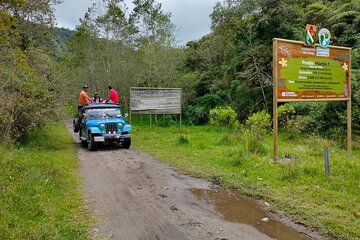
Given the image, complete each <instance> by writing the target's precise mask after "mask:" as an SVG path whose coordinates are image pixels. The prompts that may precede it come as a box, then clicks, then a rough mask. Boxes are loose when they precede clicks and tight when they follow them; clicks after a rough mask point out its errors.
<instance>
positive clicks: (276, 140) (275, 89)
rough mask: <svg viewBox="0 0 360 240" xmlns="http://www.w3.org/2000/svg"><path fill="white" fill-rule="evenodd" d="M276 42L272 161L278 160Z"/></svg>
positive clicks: (274, 51) (274, 43)
mask: <svg viewBox="0 0 360 240" xmlns="http://www.w3.org/2000/svg"><path fill="white" fill-rule="evenodd" d="M276 50H277V40H276V39H274V40H273V135H274V160H275V161H276V160H277V159H278V102H277V101H278V100H277V98H278V96H277V74H276V71H277V54H276Z"/></svg>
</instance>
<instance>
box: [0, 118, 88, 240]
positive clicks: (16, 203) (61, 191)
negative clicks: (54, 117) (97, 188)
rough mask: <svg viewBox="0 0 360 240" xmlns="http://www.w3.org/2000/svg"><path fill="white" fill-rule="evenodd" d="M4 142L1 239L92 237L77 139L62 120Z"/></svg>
mask: <svg viewBox="0 0 360 240" xmlns="http://www.w3.org/2000/svg"><path fill="white" fill-rule="evenodd" d="M29 139H31V140H30V141H29V142H28V143H26V144H23V145H19V146H16V147H10V148H8V147H4V146H0V193H1V195H0V239H90V229H91V226H92V218H91V215H90V214H89V211H88V209H87V208H86V204H85V201H84V198H83V194H82V191H81V189H80V188H79V185H80V183H81V182H80V178H79V175H78V161H77V155H76V151H75V147H74V141H73V139H72V138H71V136H70V134H69V133H68V130H67V129H66V127H65V126H64V125H63V124H61V123H54V124H49V125H48V126H46V127H44V128H43V129H41V130H38V131H36V132H34V133H32V134H31V136H30V137H29Z"/></svg>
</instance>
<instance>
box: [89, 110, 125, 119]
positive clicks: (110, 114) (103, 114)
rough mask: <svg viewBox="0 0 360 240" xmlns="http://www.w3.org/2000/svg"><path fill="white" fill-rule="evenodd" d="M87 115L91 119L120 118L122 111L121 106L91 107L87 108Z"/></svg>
mask: <svg viewBox="0 0 360 240" xmlns="http://www.w3.org/2000/svg"><path fill="white" fill-rule="evenodd" d="M85 117H86V118H90V119H97V118H119V117H121V111H120V108H89V109H86V110H85Z"/></svg>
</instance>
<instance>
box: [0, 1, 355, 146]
mask: <svg viewBox="0 0 360 240" xmlns="http://www.w3.org/2000/svg"><path fill="white" fill-rule="evenodd" d="M59 3H60V2H59V1H57V0H52V1H45V0H33V1H20V0H19V1H16V0H11V1H10V0H9V1H1V5H0V24H1V28H0V31H1V34H0V51H1V53H0V65H1V70H0V75H1V76H0V98H1V102H2V104H1V106H0V114H1V115H2V116H3V117H2V118H1V119H0V133H1V134H2V135H3V136H5V138H6V139H7V140H9V141H13V140H16V139H19V137H21V136H23V134H24V133H25V132H27V131H28V130H29V129H31V128H33V127H35V126H38V125H41V124H43V123H44V122H45V121H46V119H47V118H48V117H50V116H52V115H54V114H56V111H54V109H58V108H57V107H55V106H61V105H64V104H68V103H71V104H76V101H77V98H78V94H79V90H80V88H81V86H82V85H83V84H87V85H89V86H90V89H89V92H90V94H92V93H94V92H95V91H98V92H99V93H100V94H101V96H104V97H106V96H107V90H106V87H107V85H108V84H111V85H112V86H113V87H114V88H115V89H117V90H118V91H119V93H120V98H121V100H120V101H121V104H122V105H123V106H124V107H125V108H127V106H128V102H129V88H130V87H133V86H146V87H181V88H182V89H183V92H184V114H185V116H186V119H187V122H188V123H189V124H205V123H207V122H208V121H209V112H210V110H211V109H213V108H215V107H216V106H225V107H231V108H232V109H234V110H235V111H236V113H237V116H238V120H239V121H240V122H243V121H244V120H245V119H246V118H247V116H249V115H250V114H252V113H255V112H258V111H260V110H265V111H266V112H268V113H271V111H272V109H271V108H272V39H273V38H274V37H278V38H287V39H293V40H303V39H304V34H305V25H306V24H307V23H310V24H315V25H317V26H318V27H319V28H321V27H326V28H328V29H329V30H330V31H331V33H332V44H334V45H340V46H347V47H351V48H353V59H352V87H353V88H352V93H353V96H352V97H353V123H354V124H353V128H354V132H355V133H356V134H359V133H360V109H359V103H360V93H359V92H360V82H359V81H360V70H359V68H360V59H359V54H360V52H359V47H360V46H359V40H360V14H359V13H360V2H359V1H358V0H352V1H351V0H335V1H330V0H322V1H309V0H301V1H285V0H280V1H275V0H256V1H250V0H226V1H219V2H218V3H217V4H216V5H215V6H214V9H213V12H212V14H211V16H210V17H211V20H212V27H211V30H212V31H211V33H210V34H208V35H206V36H204V37H202V38H201V39H199V40H197V41H191V42H188V43H187V44H186V46H179V45H178V42H177V39H176V38H175V34H174V32H175V26H174V24H173V23H172V22H171V14H170V13H166V12H164V11H163V10H162V8H161V4H159V3H157V2H156V1H155V0H133V1H132V4H133V7H131V8H130V7H129V6H127V5H126V3H125V1H124V0H107V1H94V2H93V4H92V5H91V6H90V7H89V9H88V11H87V13H86V14H85V16H84V17H83V18H82V19H81V24H80V25H79V26H77V28H76V30H75V31H68V30H66V29H55V28H54V21H55V19H54V15H53V12H52V6H54V5H55V4H59ZM345 105H346V104H345V103H341V102H331V103H322V104H319V103H316V104H314V103H313V104H312V103H309V104H286V106H284V109H286V111H288V112H291V113H292V115H291V117H292V118H294V119H295V117H294V116H298V118H297V119H298V123H301V125H303V126H306V128H304V131H305V130H306V131H311V132H314V131H315V132H318V133H321V134H324V133H326V134H327V135H328V136H330V137H335V136H337V135H339V134H344V133H345V126H346V124H345V122H346V118H345V112H346V111H345V109H346V106H345ZM324 130H326V131H324Z"/></svg>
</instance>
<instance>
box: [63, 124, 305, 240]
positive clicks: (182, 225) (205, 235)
mask: <svg viewBox="0 0 360 240" xmlns="http://www.w3.org/2000/svg"><path fill="white" fill-rule="evenodd" d="M67 126H68V128H69V131H71V132H72V124H71V122H68V123H67ZM73 136H74V139H75V140H76V143H77V148H78V157H79V159H80V166H81V174H82V177H83V178H84V188H85V194H86V198H87V200H88V203H89V207H90V209H92V210H93V212H94V213H95V216H96V218H97V220H98V221H97V226H96V227H95V228H94V231H93V234H94V238H95V239H121V240H122V239H124V240H132V239H136V240H152V239H154V240H157V239H161V240H167V239H179V240H182V239H184V240H185V239H189V240H190V239H191V240H192V239H212V240H220V239H221V240H226V239H228V240H230V239H237V240H238V239H246V240H251V239H271V238H277V239H281V238H283V239H306V238H305V237H304V236H303V235H300V234H298V233H297V232H296V231H294V230H292V229H290V228H287V227H285V226H283V225H281V224H280V226H281V227H280V228H284V229H285V233H284V234H283V235H281V234H280V235H276V234H275V235H272V234H271V232H275V233H276V232H277V231H280V232H281V231H284V229H280V230H279V229H276V228H278V227H276V226H275V225H274V226H275V229H272V228H274V226H273V225H270V228H268V230H267V231H262V232H260V231H259V230H257V229H256V228H254V227H253V226H251V225H248V224H249V223H248V222H246V221H245V222H244V223H246V224H242V223H239V222H241V221H233V220H232V219H227V218H226V213H225V214H224V212H222V211H221V209H222V204H224V205H226V204H227V203H228V202H229V201H230V202H231V201H233V199H230V200H229V199H227V198H218V200H215V203H214V196H213V194H211V193H210V191H212V190H211V189H210V186H211V183H209V182H206V181H203V180H200V179H195V178H191V177H189V176H186V175H182V174H180V173H178V172H176V171H175V170H174V169H173V168H171V167H170V166H168V165H166V164H164V163H161V162H159V161H157V160H156V159H154V158H152V157H150V156H149V155H147V154H145V153H141V152H138V151H136V150H134V149H129V150H126V149H122V148H120V147H119V146H116V145H110V146H104V147H101V148H100V149H99V150H98V151H96V152H90V151H88V150H87V148H84V147H82V146H81V144H80V142H79V140H78V137H77V135H76V134H73ZM196 189H200V190H196ZM199 191H201V192H199ZM220 194H221V195H226V194H224V192H222V191H220ZM208 197H209V198H208ZM226 199H227V200H226ZM244 208H252V207H251V206H250V205H245V206H244ZM244 211H245V212H246V211H247V210H246V209H243V210H242V212H244ZM248 211H249V212H250V213H251V212H252V210H251V209H248ZM230 212H231V216H233V218H234V216H235V219H236V216H238V215H237V213H236V212H232V211H231V210H230ZM258 214H259V215H258V217H257V218H259V219H258V221H257V222H256V223H255V225H256V224H258V225H266V224H267V223H266V222H265V223H263V222H261V217H266V215H265V213H264V214H263V215H261V213H258ZM239 216H240V215H239ZM269 224H270V223H269ZM258 229H259V228H258ZM269 229H270V230H269ZM260 230H261V229H260ZM269 232H270V234H269ZM264 233H266V234H267V235H266V234H264ZM289 234H290V235H289ZM279 236H280V237H279ZM281 236H283V237H281ZM289 237H290V238H289Z"/></svg>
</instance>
